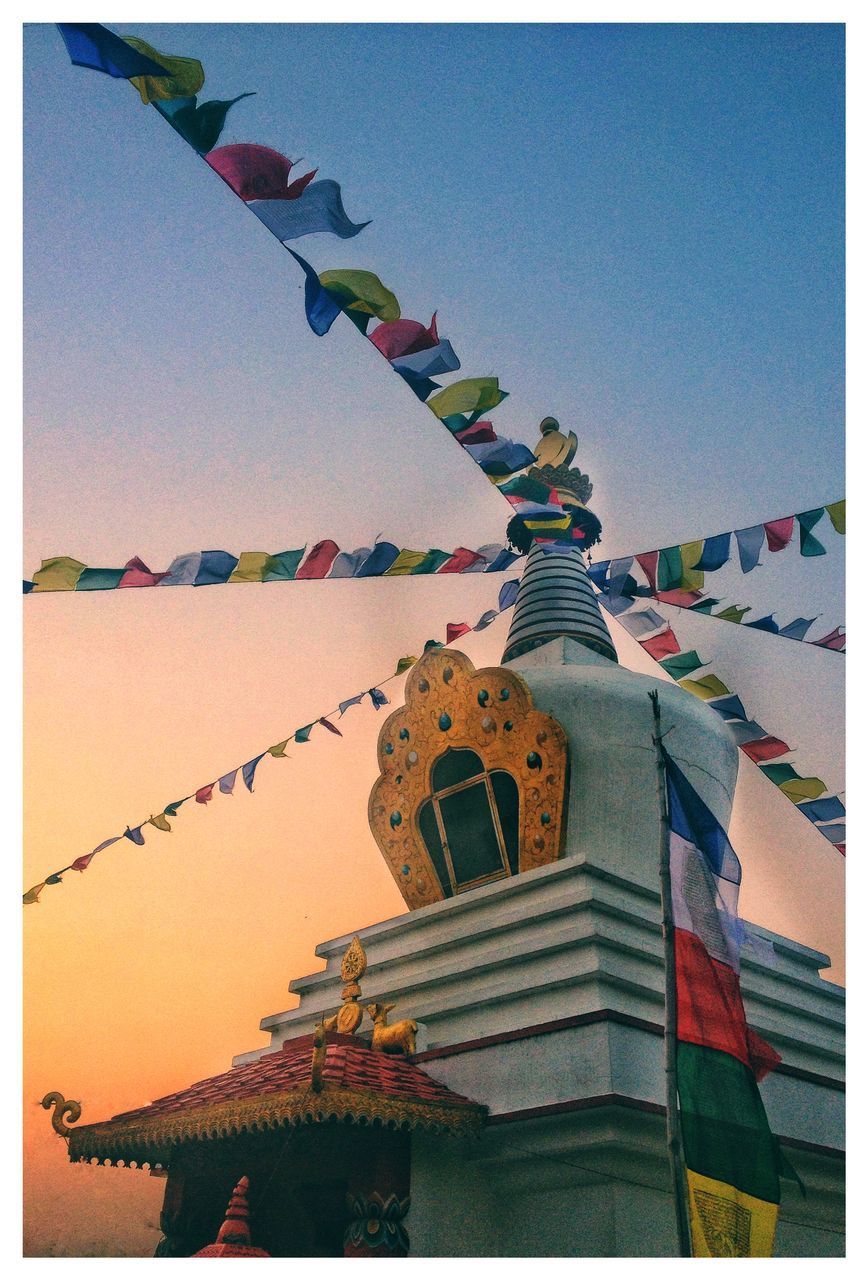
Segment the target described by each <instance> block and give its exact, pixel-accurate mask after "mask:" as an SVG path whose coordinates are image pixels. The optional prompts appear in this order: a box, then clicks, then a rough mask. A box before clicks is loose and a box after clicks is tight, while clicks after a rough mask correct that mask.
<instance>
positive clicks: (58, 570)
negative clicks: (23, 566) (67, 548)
mask: <svg viewBox="0 0 868 1280" xmlns="http://www.w3.org/2000/svg"><path fill="white" fill-rule="evenodd" d="M86 568H87V565H83V564H82V563H81V561H80V560H73V559H72V557H71V556H54V557H52V559H50V560H43V561H42V564H41V565H40V567H39V568H38V569H37V570H36V572H35V573H34V575H33V581H34V582H35V583H36V586H35V587H34V588H33V590H34V591H74V590H75V584H76V583H77V582H78V580H79V578H80V577H81V575H82V573H83V572H84V570H85V569H86Z"/></svg>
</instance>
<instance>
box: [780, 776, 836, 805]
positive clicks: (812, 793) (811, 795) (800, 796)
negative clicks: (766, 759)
mask: <svg viewBox="0 0 868 1280" xmlns="http://www.w3.org/2000/svg"><path fill="white" fill-rule="evenodd" d="M779 790H781V791H783V793H784V795H785V796H786V797H787V799H788V800H792V802H793V804H800V803H801V802H802V800H816V799H817V798H818V797H819V796H821V795H822V794H823V792H824V791H825V790H826V784H825V782H823V781H822V779H821V778H790V779H789V780H788V781H787V782H782V783H780V787H779Z"/></svg>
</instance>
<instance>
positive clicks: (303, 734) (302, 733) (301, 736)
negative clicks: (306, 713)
mask: <svg viewBox="0 0 868 1280" xmlns="http://www.w3.org/2000/svg"><path fill="white" fill-rule="evenodd" d="M312 728H313V725H312V724H306V725H305V726H304V728H303V729H296V731H295V734H294V735H293V736H294V738H295V741H296V742H307V740H308V738H309V737H310V731H311V729H312Z"/></svg>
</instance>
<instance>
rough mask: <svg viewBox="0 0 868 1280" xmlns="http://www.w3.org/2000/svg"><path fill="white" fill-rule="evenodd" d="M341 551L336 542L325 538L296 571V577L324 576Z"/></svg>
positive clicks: (312, 549) (313, 548)
mask: <svg viewBox="0 0 868 1280" xmlns="http://www.w3.org/2000/svg"><path fill="white" fill-rule="evenodd" d="M339 551H340V547H339V546H338V544H337V543H336V542H332V540H331V539H330V538H325V539H324V540H323V541H322V542H318V543H317V544H316V546H315V547H312V548H311V550H310V552H309V554H308V556H307V559H306V560H304V561H303V562H302V563H301V564H300V565H299V567H298V568H297V569H296V571H295V576H296V578H297V579H298V578H324V577H325V576H326V574H327V573H328V571H329V569H330V568H331V567H332V565H333V564H334V562H335V557H336V556H337V554H338V552H339Z"/></svg>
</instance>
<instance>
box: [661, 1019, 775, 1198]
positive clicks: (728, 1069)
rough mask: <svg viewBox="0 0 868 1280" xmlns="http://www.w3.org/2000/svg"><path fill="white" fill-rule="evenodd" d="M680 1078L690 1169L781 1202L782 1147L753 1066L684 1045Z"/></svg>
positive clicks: (679, 1062) (701, 1047) (681, 1045)
mask: <svg viewBox="0 0 868 1280" xmlns="http://www.w3.org/2000/svg"><path fill="white" fill-rule="evenodd" d="M677 1075H678V1100H679V1110H680V1113H681V1134H682V1139H683V1142H684V1162H685V1164H686V1165H687V1168H688V1169H693V1170H694V1171H695V1172H696V1173H700V1174H702V1175H703V1176H704V1177H707V1178H714V1179H715V1180H716V1181H718V1182H725V1183H728V1184H729V1185H730V1186H732V1187H736V1188H737V1189H738V1190H739V1191H744V1192H746V1194H747V1195H751V1196H756V1197H757V1199H759V1200H765V1201H767V1202H768V1203H770V1204H779V1203H780V1199H781V1188H780V1180H779V1177H780V1157H779V1155H778V1144H777V1140H776V1139H775V1137H774V1135H773V1133H772V1131H771V1129H770V1128H769V1122H768V1120H767V1119H766V1113H765V1108H764V1107H763V1104H762V1099H761V1097H760V1092H759V1089H758V1088H757V1083H756V1080H755V1079H754V1075H753V1072H752V1071H751V1070H750V1068H749V1067H746V1066H745V1065H744V1063H742V1062H739V1060H738V1058H734V1057H732V1055H731V1054H728V1053H723V1052H722V1051H721V1050H719V1049H708V1048H706V1047H705V1046H704V1045H697V1044H687V1043H683V1042H681V1043H679V1045H678V1059H677Z"/></svg>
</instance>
